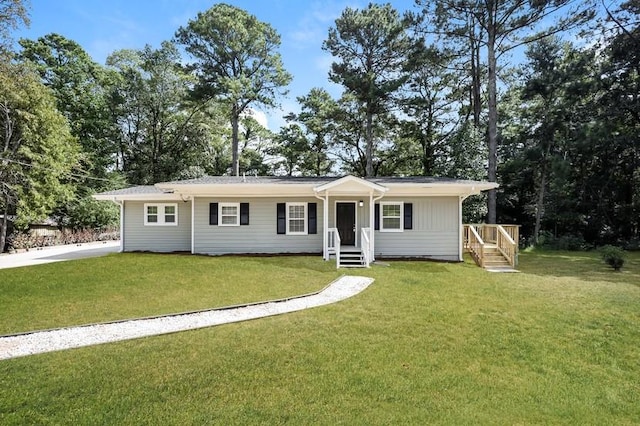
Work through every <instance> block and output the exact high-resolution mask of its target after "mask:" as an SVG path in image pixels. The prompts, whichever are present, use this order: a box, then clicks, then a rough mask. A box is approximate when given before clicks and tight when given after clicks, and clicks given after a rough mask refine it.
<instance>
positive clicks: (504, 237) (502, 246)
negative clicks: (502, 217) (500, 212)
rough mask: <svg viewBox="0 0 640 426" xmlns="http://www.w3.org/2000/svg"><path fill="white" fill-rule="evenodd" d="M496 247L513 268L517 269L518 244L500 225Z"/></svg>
mask: <svg viewBox="0 0 640 426" xmlns="http://www.w3.org/2000/svg"><path fill="white" fill-rule="evenodd" d="M497 230H498V232H497V238H496V245H497V246H498V250H499V251H500V253H502V255H503V256H504V257H505V259H507V261H508V262H509V264H510V265H511V267H512V268H515V267H516V265H517V264H518V244H517V243H516V242H515V241H514V240H513V238H511V235H510V234H509V233H508V232H507V231H506V230H505V229H504V227H503V226H501V225H498V228H497Z"/></svg>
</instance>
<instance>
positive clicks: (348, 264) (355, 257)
mask: <svg viewBox="0 0 640 426" xmlns="http://www.w3.org/2000/svg"><path fill="white" fill-rule="evenodd" d="M340 267H341V268H364V267H365V264H364V255H363V254H362V250H361V249H360V248H345V247H342V248H341V249H340Z"/></svg>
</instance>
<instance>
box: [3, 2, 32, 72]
mask: <svg viewBox="0 0 640 426" xmlns="http://www.w3.org/2000/svg"><path fill="white" fill-rule="evenodd" d="M20 25H27V26H28V25H29V14H28V12H27V6H26V1H24V0H0V61H2V62H4V61H7V59H8V57H10V56H11V53H12V52H13V48H12V43H13V38H12V37H11V31H12V30H15V29H16V28H18V27H19V26H20Z"/></svg>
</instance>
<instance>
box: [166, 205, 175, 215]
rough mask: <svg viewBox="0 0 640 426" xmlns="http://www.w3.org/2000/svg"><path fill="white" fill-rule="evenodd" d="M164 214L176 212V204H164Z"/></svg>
mask: <svg viewBox="0 0 640 426" xmlns="http://www.w3.org/2000/svg"><path fill="white" fill-rule="evenodd" d="M164 214H176V206H164Z"/></svg>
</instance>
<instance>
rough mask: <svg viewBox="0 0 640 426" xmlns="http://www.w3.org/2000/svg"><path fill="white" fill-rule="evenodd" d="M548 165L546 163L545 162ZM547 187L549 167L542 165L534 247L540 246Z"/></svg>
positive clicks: (534, 230)
mask: <svg viewBox="0 0 640 426" xmlns="http://www.w3.org/2000/svg"><path fill="white" fill-rule="evenodd" d="M545 163H546V161H545ZM546 186H547V167H546V164H543V165H542V168H541V170H540V186H539V188H538V199H537V200H536V222H535V225H534V228H533V245H534V246H537V245H538V237H539V236H540V222H542V216H543V215H544V194H545V188H546Z"/></svg>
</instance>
